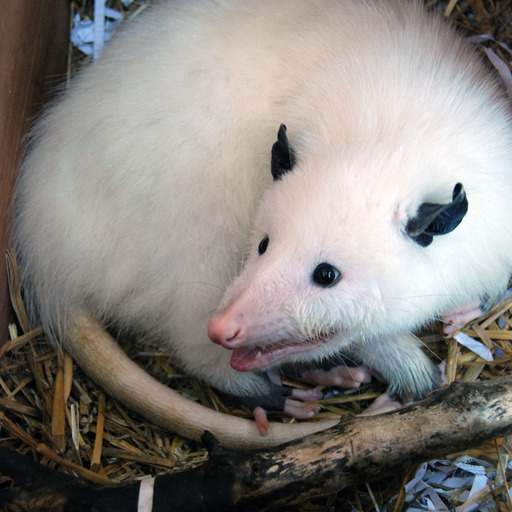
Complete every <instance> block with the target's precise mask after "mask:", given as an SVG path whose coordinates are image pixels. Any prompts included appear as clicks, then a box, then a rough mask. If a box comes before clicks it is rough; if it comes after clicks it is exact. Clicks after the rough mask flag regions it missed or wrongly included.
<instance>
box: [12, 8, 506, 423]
mask: <svg viewBox="0 0 512 512" xmlns="http://www.w3.org/2000/svg"><path fill="white" fill-rule="evenodd" d="M511 165H512V129H511V123H510V117H509V114H508V105H507V104H506V102H505V100H504V99H503V98H502V95H501V92H500V90H499V88H498V86H497V85H496V83H495V82H494V80H493V79H491V78H489V76H488V73H487V71H486V69H485V68H484V66H483V65H482V64H481V62H480V60H479V58H477V57H476V56H475V55H474V52H473V51H472V50H470V49H469V48H468V47H467V46H466V44H465V43H464V42H463V40H462V39H461V37H459V36H458V35H457V34H455V33H454V31H453V30H452V29H451V28H449V27H448V26H447V25H446V24H445V23H444V22H443V21H442V20H441V19H438V17H435V16H431V15H428V14H426V13H425V12H424V8H423V6H422V5H420V4H419V3H418V2H414V1H406V0H403V1H401V0H371V1H370V0H343V1H340V0H279V1H278V2H276V1H275V0H258V1H253V0H217V1H213V0H196V1H194V2H187V1H185V0H181V1H163V2H161V3H160V4H158V5H155V6H154V7H152V8H151V9H149V12H147V13H146V14H144V15H143V16H140V17H138V18H136V19H135V20H133V21H132V22H130V23H128V24H127V25H126V26H125V27H124V29H122V30H121V31H120V33H119V34H118V35H117V37H116V38H115V40H114V41H113V42H112V43H111V44H110V45H108V47H107V48H106V51H105V54H104V56H103V58H102V59H100V61H99V62H97V63H95V64H93V65H91V66H89V67H88V68H87V69H86V70H85V71H84V72H83V73H82V74H81V75H80V76H79V77H78V79H76V80H75V81H74V83H73V84H72V86H71V87H70V88H69V90H67V91H66V92H65V93H64V94H63V95H62V97H61V99H60V101H59V102H57V103H56V104H54V105H53V106H51V107H50V108H49V109H48V111H47V112H46V114H45V115H44V116H43V117H42V118H41V120H40V121H39V122H38V124H37V126H36V127H35V129H34V131H33V134H32V141H31V145H30V149H29V151H28V154H27V157H26V159H25V161H24V163H23V165H22V168H21V172H20V176H19V181H18V185H17V191H16V200H15V208H14V226H13V244H14V247H15V250H16V252H17V255H18V258H19V262H20V268H21V273H22V281H23V287H24V291H25V297H26V299H27V301H28V306H29V311H30V314H31V318H32V320H33V322H34V323H36V322H42V325H43V326H44V328H45V330H46V332H47V333H48V334H49V335H50V336H51V337H52V338H53V339H54V340H56V341H58V340H61V341H62V343H63V344H64V346H65V347H66V346H67V345H68V344H69V343H70V342H69V341H68V340H69V331H70V329H71V326H74V325H75V324H76V323H77V321H78V319H79V318H80V315H82V314H83V313H84V312H86V313H87V314H88V315H91V316H92V317H94V318H96V319H98V320H100V321H101V322H103V323H104V324H105V325H107V326H109V325H115V326H116V327H117V328H118V329H121V330H128V331H134V332H137V333H141V334H143V335H144V336H146V337H147V338H149V339H151V340H153V341H156V342H158V343H161V344H162V346H165V347H169V348H171V349H172V350H173V351H174V352H175V354H176V357H177V359H178V360H179V362H180V363H181V364H182V366H183V369H184V370H185V371H186V372H188V373H189V374H191V375H194V376H195V377H198V378H199V379H202V380H204V381H206V382H207V383H209V384H210V385H212V386H214V387H215V388H217V389H219V390H220V391H222V392H225V393H226V394H229V395H232V396H237V397H239V398H241V399H242V401H245V403H246V404H247V405H248V406H250V408H251V409H255V411H257V412H255V415H256V417H257V418H258V424H259V426H260V428H262V429H263V430H265V428H266V419H265V415H264V412H263V414H262V415H260V414H261V411H262V410H264V409H285V410H286V411H287V412H288V413H289V414H291V415H294V416H297V417H305V416H311V415H312V414H314V412H315V408H314V407H311V406H310V405H309V404H308V403H307V402H308V400H310V399H311V398H315V397H316V396H317V395H318V393H317V392H316V391H315V390H313V391H312V392H310V393H299V392H295V393H293V394H290V391H289V390H288V389H287V388H283V387H282V386H280V384H279V383H278V382H271V381H270V380H269V379H268V378H266V377H265V376H264V375H263V374H262V373H261V371H262V370H264V369H266V368H274V367H276V366H279V365H282V364H286V365H288V366H290V365H291V366H292V368H293V365H294V364H299V363H300V364H301V365H303V364H304V363H307V364H311V365H312V366H314V365H316V364H324V363H325V362H326V361H327V362H328V361H329V360H330V358H333V357H335V356H337V354H339V353H340V351H341V352H343V353H344V354H345V355H346V357H348V358H349V359H354V360H356V361H357V362H359V363H361V364H363V365H364V366H365V367H370V368H371V371H372V372H375V373H377V374H379V375H380V376H381V377H382V378H383V379H384V380H385V381H386V382H387V383H388V386H389V388H388V392H389V395H390V396H392V397H393V398H396V399H398V400H399V401H402V402H405V401H408V400H413V399H418V398H421V397H423V396H425V395H426V394H427V393H428V392H430V391H431V390H432V389H433V388H435V387H436V386H437V385H438V384H439V373H438V371H437V369H436V366H435V365H434V364H433V363H432V362H431V361H430V360H429V358H427V357H426V355H424V353H423V352H422V350H421V349H420V346H419V343H418V342H417V341H416V340H415V338H414V336H413V335H412V334H411V333H412V332H413V331H414V330H415V329H417V328H419V327H421V326H423V325H425V324H426V323H429V322H431V321H434V320H436V319H440V318H441V317H442V316H443V314H448V313H449V316H447V317H446V318H448V320H449V322H451V323H453V324H455V326H457V325H459V324H460V323H464V321H466V320H467V319H470V318H472V317H473V316H475V315H476V314H478V313H479V312H480V311H481V310H482V308H484V307H485V306H486V305H487V304H491V303H492V302H493V301H494V300H495V299H496V298H498V297H499V296H500V294H501V292H502V290H503V289H504V287H505V285H506V283H507V280H508V278H509V276H510V274H511V271H512V201H511V198H512V172H511V169H510V167H511ZM242 267H243V270H242ZM240 271H241V273H240ZM238 274H239V276H238V277H237V275H238ZM209 337H210V339H209ZM212 341H213V342H214V343H213V342H212ZM94 357H97V358H98V360H99V359H101V358H102V354H101V353H98V354H95V355H94ZM301 367H302V366H301ZM114 370H115V368H111V371H114ZM104 373H106V374H107V375H106V376H107V378H108V373H109V371H108V369H107V371H106V372H104ZM342 373H343V372H342V371H341V372H336V371H334V373H333V374H332V375H333V382H335V381H336V379H337V378H338V376H339V375H340V374H342ZM348 373H349V377H350V376H351V377H350V378H353V379H355V380H356V381H357V382H359V381H361V380H364V378H366V377H365V376H364V375H361V374H358V373H357V370H352V372H350V371H349V372H348ZM363 373H364V372H363ZM129 377H130V375H129V374H128V375H127V378H129ZM313 380H315V378H314V377H313ZM317 381H322V383H325V379H323V378H322V379H320V378H318V380H317ZM357 382H356V385H357ZM143 399H146V401H148V400H150V399H148V398H147V396H144V397H143Z"/></svg>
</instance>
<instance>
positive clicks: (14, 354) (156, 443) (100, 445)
mask: <svg viewBox="0 0 512 512" xmlns="http://www.w3.org/2000/svg"><path fill="white" fill-rule="evenodd" d="M149 3H150V2H149V1H148V0H146V1H145V0H138V1H135V2H133V3H132V4H131V5H130V7H129V8H128V9H125V8H124V7H122V6H121V3H120V1H119V0H118V1H115V2H107V5H109V6H110V7H113V8H117V9H119V10H124V11H125V12H126V15H127V16H131V15H134V13H135V14H137V13H138V12H140V10H141V9H143V8H144V7H145V6H146V5H147V4H149ZM73 4H74V8H75V9H76V10H78V11H80V12H81V14H82V15H88V14H89V15H90V14H91V13H92V9H91V5H92V0H82V1H80V2H78V1H77V2H74V3H73ZM426 4H427V7H428V8H430V9H435V10H440V11H442V12H444V13H445V14H448V15H450V18H451V19H452V20H453V22H454V23H455V24H456V25H457V26H458V27H460V28H461V29H462V30H464V31H466V32H467V33H469V34H470V35H478V34H489V35H491V36H492V38H489V40H488V41H486V42H485V45H486V46H489V47H491V48H492V49H493V51H495V52H496V54H498V55H499V56H502V57H503V60H504V62H506V63H507V65H508V66H509V67H510V63H509V62H508V61H509V60H510V55H508V58H507V56H506V53H507V51H506V47H504V46H502V45H500V44H499V42H501V43H504V44H505V45H506V46H508V47H509V48H510V47H512V5H511V3H510V1H509V0H503V1H499V0H495V1H490V0H485V1H484V0H468V1H453V0H452V1H448V0H446V1H437V0H430V1H426ZM76 59H77V56H76V54H74V56H73V58H72V59H71V60H72V61H76ZM81 60H82V61H83V59H81ZM9 256H10V263H11V265H10V269H11V272H10V284H11V290H12V296H13V304H14V305H15V309H16V312H17V315H18V318H19V324H18V327H16V326H14V325H13V326H11V333H10V334H11V340H10V341H8V342H7V343H6V344H4V345H3V347H2V348H0V387H1V390H0V443H1V444H2V445H3V446H10V447H12V448H14V449H16V450H18V451H19V452H21V453H24V454H27V455H29V456H31V457H33V458H34V459H35V460H38V461H40V462H41V463H42V464H44V465H47V466H49V467H51V468H54V469H56V470H58V471H65V472H70V473H74V474H76V475H79V476H81V477H83V478H86V479H89V480H92V481H95V482H100V483H101V482H125V481H128V480H131V479H136V478H140V477H142V476H146V475H158V474H163V473H170V472H174V471H180V470H183V469H187V468H190V467H194V466H197V465H199V464H201V463H203V462H204V461H205V459H206V457H207V454H206V451H205V450H204V448H203V447H202V446H201V445H200V444H198V443H194V442H192V441H189V440H187V439H184V438H182V437H180V436H178V435H173V434H172V433H170V432H167V431H164V430H162V429H161V428H159V427H156V426H154V425H151V424H150V423H148V422H147V421H146V420H145V419H142V418H140V417H137V416H136V415H134V414H133V413H131V412H130V411H129V410H127V409H126V408H125V407H124V406H122V405H121V404H119V403H117V402H116V401H115V400H112V399H111V398H109V397H108V396H105V394H104V393H103V392H102V391H101V390H100V389H98V388H97V387H96V386H95V384H94V383H93V382H91V381H90V380H89V379H88V378H87V377H86V376H85V375H84V374H83V373H82V371H81V370H80V369H79V368H77V367H76V366H74V364H73V362H72V360H71V359H70V357H69V356H67V355H62V354H60V353H56V352H55V351H54V350H53V348H52V347H51V346H50V345H49V344H48V342H47V341H46V339H45V337H44V335H43V333H42V331H41V329H39V328H35V329H32V330H30V329H29V328H28V326H27V321H26V318H25V317H24V313H23V307H22V304H21V302H20V297H19V286H18V283H17V276H16V272H15V266H13V258H12V255H9ZM511 313H512V298H508V299H506V300H505V301H504V302H503V303H502V304H500V305H498V306H497V307H495V308H494V309H493V310H492V311H490V312H489V313H488V314H487V315H485V316H484V317H482V318H480V319H478V320H477V321H476V322H474V323H473V324H472V325H471V326H469V327H468V328H467V329H466V330H465V332H466V333H467V334H468V335H469V336H471V337H473V338H475V339H476V340H479V341H481V342H482V343H483V345H485V346H486V347H487V348H488V349H489V350H490V351H491V352H492V354H493V357H494V360H493V361H491V362H487V361H485V360H484V359H482V358H481V357H479V356H477V355H476V354H475V353H474V352H472V351H470V350H468V349H466V348H464V347H462V346H461V345H459V344H458V343H457V342H456V341H455V340H453V339H450V340H446V339H444V338H443V337H442V336H441V335H440V334H439V329H437V330H435V331H433V332H430V333H426V334H424V335H423V336H422V340H423V342H424V343H425V345H426V346H427V347H428V350H429V351H430V352H431V353H432V355H433V357H434V358H435V359H436V360H437V361H446V374H447V379H448V381H449V382H451V381H453V380H455V379H459V380H463V381H467V382H471V381H474V380H476V379H491V378H494V377H496V376H503V375H507V374H510V373H511V365H510V361H511V360H512V316H511ZM18 330H21V331H23V334H19V333H18ZM125 347H126V350H127V352H128V353H129V354H130V356H131V357H132V358H133V359H134V360H135V361H137V362H138V363H139V364H140V365H141V366H142V367H143V368H144V369H145V370H146V371H148V372H149V373H150V374H152V375H153V376H155V377H156V378H157V379H158V380H159V381H161V382H163V383H165V384H166V385H169V386H171V387H173V388H174V389H177V390H179V391H180V392H181V393H182V394H184V395H185V396H187V397H188V398H190V399H191V400H196V401H199V402H201V403H202V404H204V405H206V406H208V407H214V408H216V409H218V410H221V411H224V412H228V413H230V414H238V415H243V416H247V413H246V412H245V411H243V410H241V409H233V408H232V407H230V406H228V405H226V404H225V403H223V402H222V401H221V400H220V399H219V397H218V396H217V394H216V393H215V392H214V391H213V390H212V389H210V388H209V387H206V386H204V385H203V384H201V383H199V382H198V381H196V380H194V379H191V378H188V377H186V376H184V375H181V374H180V373H179V372H178V371H177V370H176V368H175V367H174V366H173V363H172V357H171V354H168V353H164V352H162V351H160V350H158V349H156V348H152V347H148V346H147V345H144V344H143V343H142V342H141V340H128V341H126V342H125ZM291 384H292V385H298V384H296V383H291ZM382 390H383V387H382V386H379V385H378V384H371V385H365V386H362V387H361V388H360V389H358V390H349V391H346V390H335V395H334V396H332V397H331V398H329V399H327V400H324V401H323V402H322V411H321V413H320V415H319V416H321V417H333V416H339V417H342V416H344V415H353V414H357V413H358V412H360V411H361V410H362V409H364V408H365V407H366V406H367V405H368V404H369V403H370V402H371V400H372V399H373V398H375V397H376V396H377V395H378V394H380V393H381V392H382ZM274 419H275V420H277V421H279V420H282V421H289V419H287V418H279V417H276V418H274ZM449 451H450V450H449V447H447V459H449V460H451V459H454V458H455V457H457V454H451V455H449ZM511 454H512V450H511V444H510V440H508V439H500V440H497V441H495V442H493V443H489V444H487V445H484V446H481V447H480V448H478V449H475V450H472V451H471V452H470V455H471V456H472V457H476V458H478V459H482V460H485V461H488V462H490V463H491V464H492V465H494V466H495V467H496V468H498V467H500V464H502V465H503V463H504V465H505V466H506V463H507V462H508V457H509V455H511ZM499 461H501V462H499ZM415 469H416V468H415V467H405V468H404V470H403V474H402V475H390V477H389V479H388V480H387V481H385V482H382V483H379V484H372V486H371V487H370V486H369V485H366V486H361V487H359V488H354V489H350V490H345V491H344V492H343V496H331V497H329V498H326V499H324V500H320V501H317V502H315V503H309V504H306V505H304V507H303V509H302V510H304V511H328V510H337V511H341V510H351V509H353V508H356V509H357V510H361V511H362V510H372V509H377V510H378V509H379V508H378V507H379V506H380V507H383V506H387V507H388V508H387V510H389V511H392V510H396V511H398V510H402V507H403V498H404V495H405V493H404V492H403V486H404V484H405V483H406V482H407V481H408V480H409V479H410V478H411V476H412V475H413V474H414V471H415ZM507 477H508V478H507ZM504 480H505V481H507V482H508V484H509V487H510V484H512V477H511V474H510V473H508V474H507V475H506V476H505V478H504ZM8 485H10V481H9V479H8V478H6V477H2V476H0V486H8ZM463 490H464V489H461V490H460V491H461V492H462V491H463ZM488 493H489V496H490V497H491V498H494V499H495V500H496V508H497V509H498V510H512V503H510V497H509V496H508V495H507V494H506V493H505V494H503V495H502V496H500V497H496V496H492V494H491V490H490V489H489V490H488ZM396 495H398V499H397V500H396V501H394V502H393V503H390V500H391V498H392V497H393V496H396ZM482 499H485V497H483V498H482ZM507 500H508V501H507ZM409 506H411V505H410V504H409ZM4 510H9V511H14V510H18V509H16V508H10V507H9V506H6V508H4Z"/></svg>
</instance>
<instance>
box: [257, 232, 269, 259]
mask: <svg viewBox="0 0 512 512" xmlns="http://www.w3.org/2000/svg"><path fill="white" fill-rule="evenodd" d="M268 241H269V240H268V236H266V237H265V238H264V239H263V240H262V241H261V242H260V245H258V254H259V255H260V256H261V255H262V254H263V253H264V252H265V251H266V250H267V247H268Z"/></svg>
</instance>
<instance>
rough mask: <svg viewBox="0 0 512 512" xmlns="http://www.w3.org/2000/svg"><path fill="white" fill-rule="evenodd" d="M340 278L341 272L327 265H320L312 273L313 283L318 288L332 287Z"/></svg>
mask: <svg viewBox="0 0 512 512" xmlns="http://www.w3.org/2000/svg"><path fill="white" fill-rule="evenodd" d="M340 277H341V272H340V271H339V270H338V269H337V268H336V267H333V266H332V265H331V264H329V263H320V265H318V267H316V268H315V271H314V272H313V281H314V282H315V283H316V284H319V285H320V286H332V285H333V284H335V283H337V282H338V280H339V278H340Z"/></svg>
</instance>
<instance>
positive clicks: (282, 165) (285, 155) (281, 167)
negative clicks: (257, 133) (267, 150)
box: [270, 124, 295, 181]
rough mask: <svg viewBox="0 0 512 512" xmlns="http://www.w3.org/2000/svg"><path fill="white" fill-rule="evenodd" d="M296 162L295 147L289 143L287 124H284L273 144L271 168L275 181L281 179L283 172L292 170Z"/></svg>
mask: <svg viewBox="0 0 512 512" xmlns="http://www.w3.org/2000/svg"><path fill="white" fill-rule="evenodd" d="M294 164H295V155H294V154H293V149H292V148H291V147H290V144H289V143H288V137H287V136H286V126H285V125H284V124H282V125H281V126H280V127H279V131H278V132H277V142H276V143H275V144H274V145H273V146H272V160H271V164H270V169H271V171H272V177H273V178H274V181H277V180H280V179H281V176H282V175H283V174H286V173H287V172H289V171H291V170H292V167H293V165H294Z"/></svg>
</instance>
